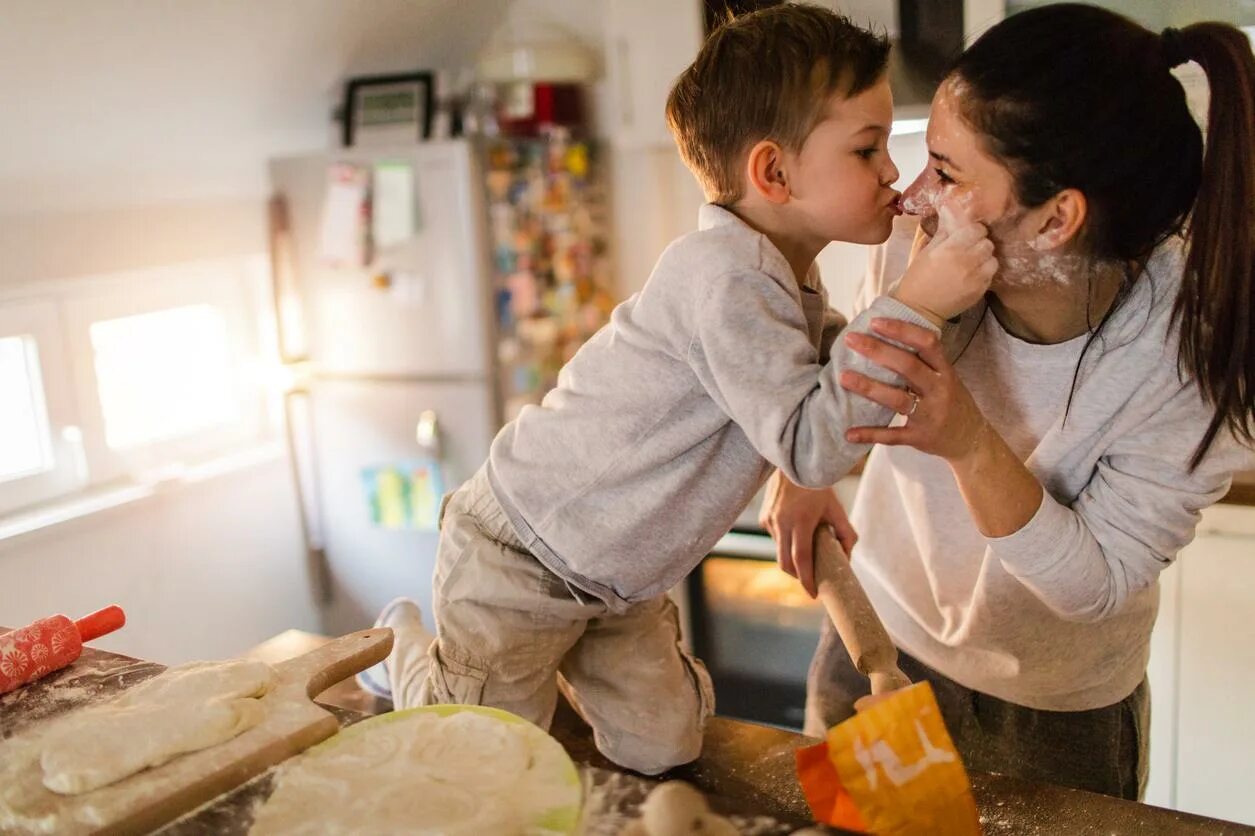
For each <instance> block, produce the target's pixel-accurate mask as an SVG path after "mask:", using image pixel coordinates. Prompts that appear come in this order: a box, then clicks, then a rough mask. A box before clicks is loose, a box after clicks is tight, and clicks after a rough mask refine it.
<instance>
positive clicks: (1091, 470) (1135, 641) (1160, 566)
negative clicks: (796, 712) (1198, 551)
mask: <svg viewBox="0 0 1255 836" xmlns="http://www.w3.org/2000/svg"><path fill="white" fill-rule="evenodd" d="M913 235H914V225H913V224H912V222H911V219H909V218H901V219H899V223H898V224H897V225H896V227H895V231H894V234H893V237H892V238H890V240H889V243H888V244H887V245H886V246H885V247H884V248H882V249H881V250H880V251H879V252H878V254H877V258H875V259H874V260H873V264H872V270H871V271H870V274H869V276H868V283H867V285H866V286H865V288H864V290H865V293H864V297H863V299H864V303H868V302H869V300H871V299H874V298H876V296H877V295H878V294H880V293H884V292H885V291H886V290H887V289H888V288H889V287H891V286H892V282H893V280H895V279H896V278H897V276H898V275H900V274H901V271H902V270H903V269H904V267H905V264H906V254H907V252H908V251H909V249H910V243H911V239H912V237H913ZM1181 270H1182V252H1181V247H1180V242H1179V241H1176V240H1174V241H1169V242H1168V243H1166V244H1164V245H1163V246H1162V247H1160V249H1159V250H1158V251H1157V252H1156V253H1155V254H1154V257H1153V258H1152V259H1151V260H1150V263H1149V265H1148V266H1147V268H1146V271H1145V273H1144V274H1143V275H1141V276H1139V277H1138V280H1137V282H1136V284H1135V285H1134V286H1133V287H1132V289H1131V291H1130V293H1129V296H1128V298H1127V299H1125V300H1124V302H1123V304H1122V305H1121V306H1120V307H1119V308H1118V309H1117V310H1116V311H1115V312H1114V313H1113V314H1112V315H1111V317H1110V319H1109V321H1108V322H1107V324H1106V325H1105V326H1104V327H1103V329H1102V330H1101V332H1100V333H1099V335H1098V336H1097V337H1096V338H1095V339H1094V340H1093V342H1092V344H1091V345H1090V346H1089V348H1088V349H1087V350H1086V348H1085V343H1086V341H1087V339H1088V335H1086V334H1082V335H1081V336H1079V337H1077V338H1076V339H1073V340H1069V341H1067V342H1063V343H1058V344H1054V345H1038V344H1034V343H1028V342H1025V341H1023V340H1021V339H1019V338H1017V337H1015V336H1014V335H1012V334H1010V333H1009V332H1008V331H1007V330H1006V329H1005V328H1003V327H1002V325H1001V324H1000V323H999V322H998V318H997V316H996V315H995V314H994V312H993V311H992V310H990V309H988V308H987V307H986V306H985V305H984V304H981V305H978V306H977V307H976V308H974V309H973V310H971V311H969V312H967V313H966V314H964V316H963V317H962V318H961V319H960V320H959V322H958V323H957V325H956V326H952V327H948V328H947V329H946V333H945V334H944V335H943V339H942V342H943V345H944V346H945V347H946V348H947V350H948V352H949V353H950V355H951V358H952V359H953V360H954V362H955V369H956V371H957V373H958V375H959V378H960V379H961V380H962V381H963V383H964V384H965V385H966V386H967V388H968V390H969V391H970V392H971V394H972V397H973V398H974V399H975V401H976V403H977V405H978V406H980V408H981V410H982V411H983V412H984V414H985V417H986V418H988V419H989V422H990V424H991V425H992V426H993V427H994V429H996V430H997V431H998V433H999V434H1000V435H1002V437H1003V439H1004V440H1005V441H1006V442H1007V444H1008V446H1010V448H1011V449H1012V450H1013V451H1014V452H1015V453H1016V454H1017V455H1018V456H1019V457H1020V459H1021V460H1022V461H1023V462H1024V463H1025V464H1026V465H1027V467H1028V469H1029V470H1030V471H1032V473H1033V474H1034V475H1035V476H1036V477H1037V478H1038V479H1039V480H1040V481H1041V483H1042V486H1043V487H1044V488H1045V493H1044V495H1043V497H1042V501H1041V505H1040V506H1039V507H1038V508H1037V509H1036V512H1035V513H1034V514H1033V516H1032V518H1031V519H1030V520H1029V521H1028V522H1027V523H1025V524H1024V526H1023V527H1022V528H1020V530H1019V531H1016V532H1014V533H1012V534H1009V535H1007V536H1005V537H985V536H984V535H982V534H981V533H980V531H979V530H978V529H977V527H976V524H975V523H974V522H973V521H972V514H971V511H970V510H969V509H968V507H967V505H966V503H965V502H964V500H963V496H962V494H961V493H960V492H959V489H958V486H957V485H956V484H955V481H954V475H953V473H952V472H951V471H950V468H949V466H948V465H947V464H946V463H945V461H943V460H941V459H939V458H937V457H936V456H930V455H927V454H925V453H921V452H920V451H918V450H914V449H912V448H910V447H880V448H877V449H876V450H875V451H874V452H873V453H872V455H871V457H870V459H869V460H868V463H867V466H866V468H865V469H864V471H863V475H862V478H861V480H860V485H859V493H858V499H857V501H856V502H855V505H854V509H853V512H852V514H851V515H850V516H851V520H852V522H853V523H854V527H855V528H856V529H857V531H858V532H859V542H858V545H857V546H856V547H855V549H854V554H853V558H854V560H853V562H854V568H855V571H856V572H857V573H858V575H859V577H860V579H861V580H862V581H863V586H864V587H865V588H866V589H867V594H868V597H869V598H871V601H872V604H873V605H874V606H875V608H876V611H877V613H879V614H880V617H881V619H882V620H883V621H884V622H885V626H886V628H887V629H888V630H889V633H890V635H892V637H893V639H894V641H895V642H896V643H897V645H898V646H899V647H901V648H902V649H903V650H905V651H906V652H908V653H910V654H911V655H912V656H914V657H915V658H917V659H919V660H920V661H921V662H923V663H924V664H926V665H928V666H929V667H931V668H933V669H934V670H936V671H938V672H940V673H942V674H943V675H945V676H947V677H949V678H950V679H953V680H955V681H957V682H959V683H960V684H962V685H964V686H966V687H968V688H971V689H974V690H977V691H980V692H983V693H986V694H992V695H993V696H996V697H999V698H1001V699H1003V700H1007V701H1010V702H1013V703H1016V704H1018V705H1024V706H1028V707H1030V708H1037V709H1044V710H1050V711H1082V710H1087V709H1092V708H1101V707H1104V706H1108V705H1112V704H1114V703H1117V702H1119V701H1120V700H1122V699H1124V698H1125V697H1127V696H1128V695H1129V694H1130V693H1132V691H1133V689H1134V688H1136V687H1137V685H1138V683H1140V682H1141V681H1142V678H1143V677H1144V676H1145V675H1146V663H1147V660H1148V658H1149V654H1150V633H1151V627H1152V626H1153V625H1154V623H1155V615H1156V613H1157V611H1158V605H1159V586H1158V578H1159V573H1160V572H1162V571H1163V570H1164V569H1166V568H1167V567H1168V566H1170V565H1172V562H1173V561H1174V560H1175V559H1176V557H1177V554H1178V553H1179V552H1180V551H1181V549H1183V548H1184V547H1185V546H1186V545H1187V544H1188V543H1189V542H1190V541H1191V540H1192V539H1193V538H1194V529H1195V527H1196V526H1197V525H1198V522H1199V517H1200V512H1201V511H1202V509H1204V508H1206V507H1207V506H1209V505H1211V504H1212V503H1214V502H1216V501H1217V500H1219V499H1220V498H1221V497H1222V496H1224V494H1225V492H1226V491H1227V490H1228V488H1229V484H1230V482H1231V481H1232V474H1233V472H1234V471H1235V470H1241V469H1244V468H1248V467H1250V466H1251V464H1252V461H1253V460H1255V456H1253V455H1252V453H1251V451H1250V450H1247V449H1245V448H1243V447H1241V446H1240V445H1238V443H1237V442H1236V441H1235V440H1234V438H1233V436H1232V435H1231V434H1229V433H1228V432H1223V431H1222V432H1221V433H1220V434H1219V435H1218V436H1217V438H1216V442H1215V444H1214V445H1213V446H1212V448H1211V451H1210V452H1209V453H1208V455H1207V456H1206V457H1205V458H1204V459H1203V461H1202V463H1201V464H1200V465H1199V466H1198V467H1197V468H1196V469H1194V470H1191V469H1190V467H1189V461H1190V457H1191V456H1192V454H1193V453H1194V449H1195V447H1196V446H1197V444H1198V442H1199V440H1200V439H1201V438H1202V436H1203V433H1204V431H1205V430H1206V428H1207V425H1208V422H1209V421H1210V420H1211V416H1212V408H1211V407H1210V406H1208V405H1207V403H1206V402H1205V401H1204V400H1203V398H1202V395H1201V394H1200V392H1199V389H1198V386H1197V385H1196V384H1194V383H1193V382H1190V381H1189V380H1184V379H1182V376H1181V373H1180V372H1179V370H1178V366H1177V356H1178V353H1179V345H1180V342H1179V336H1178V332H1177V328H1176V327H1175V325H1174V324H1173V321H1172V308H1173V303H1174V302H1175V300H1176V297H1177V292H1178V290H1179V289H1180V286H1181ZM1078 279H1079V277H1078ZM870 304H871V305H873V306H874V305H875V304H876V303H875V302H870ZM956 358H957V359H956ZM1078 363H1079V364H1080V372H1079V375H1077V377H1076V384H1075V387H1074V386H1073V377H1074V374H1076V372H1077V365H1078ZM1069 397H1070V405H1069ZM818 686H819V687H822V683H818Z"/></svg>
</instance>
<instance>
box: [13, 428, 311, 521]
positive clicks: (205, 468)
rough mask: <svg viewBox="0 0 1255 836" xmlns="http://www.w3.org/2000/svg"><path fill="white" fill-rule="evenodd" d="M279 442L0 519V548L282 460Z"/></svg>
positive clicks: (82, 493)
mask: <svg viewBox="0 0 1255 836" xmlns="http://www.w3.org/2000/svg"><path fill="white" fill-rule="evenodd" d="M286 455H287V450H286V448H285V446H284V444H283V442H282V441H270V442H265V443H262V444H257V445H254V446H252V447H248V448H245V449H243V450H239V451H236V452H233V453H230V454H228V455H223V456H219V457H217V458H214V459H211V460H209V461H205V462H200V463H197V464H195V465H185V466H179V467H177V468H175V469H171V470H168V471H166V472H164V473H162V474H161V475H159V476H156V477H154V478H150V479H144V480H136V481H132V482H128V483H122V484H114V485H109V486H107V487H102V488H95V489H91V490H86V491H83V492H81V493H77V494H74V495H72V496H70V497H66V498H63V499H58V500H54V501H52V502H47V503H44V504H42V505H39V506H36V507H34V508H29V509H26V510H22V511H18V512H16V513H13V514H10V515H8V516H3V517H0V545H8V544H9V543H11V542H12V541H14V540H16V539H18V538H20V537H24V536H26V535H29V534H34V533H37V532H41V531H47V530H48V529H51V528H54V527H56V526H58V525H63V524H65V523H70V522H73V521H76V520H81V519H85V518H88V517H92V516H95V515H97V514H102V513H105V512H107V511H112V510H114V509H117V508H124V507H127V506H132V505H136V504H138V503H141V502H144V501H145V500H149V499H151V498H153V497H156V496H159V495H164V494H168V493H170V492H172V491H178V490H181V489H183V488H185V487H187V486H189V485H194V484H197V483H200V482H206V481H209V480H212V479H218V478H221V477H223V476H229V475H231V474H235V473H240V472H243V471H247V470H251V469H252V468H255V467H259V466H261V465H265V464H270V463H272V462H276V461H279V460H281V459H282V458H284V457H285V456H286Z"/></svg>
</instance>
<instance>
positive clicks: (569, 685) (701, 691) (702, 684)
mask: <svg viewBox="0 0 1255 836" xmlns="http://www.w3.org/2000/svg"><path fill="white" fill-rule="evenodd" d="M433 599H434V608H435V613H434V615H435V619H436V632H437V638H436V641H435V642H433V643H432V644H431V646H430V648H428V650H427V654H426V657H425V658H424V657H423V656H422V654H421V648H418V647H415V648H403V649H402V650H401V652H398V653H394V655H393V657H392V658H393V660H394V661H393V662H392V664H394V665H397V664H399V665H407V664H408V665H411V666H413V667H415V669H416V672H417V669H418V667H419V666H426V665H429V666H430V668H429V670H428V671H427V676H426V677H421V676H415V677H407V676H406V675H405V672H404V671H394V673H393V676H392V680H393V681H394V682H397V681H400V682H406V681H410V682H412V683H413V684H412V686H411V687H405V688H403V689H402V692H401V693H394V695H393V696H394V700H395V701H396V704H397V707H398V708H404V707H409V706H412V705H434V704H441V703H458V704H463V705H486V706H492V707H494V708H501V709H505V710H506V711H510V712H513V713H514V714H517V715H519V716H520V717H524V718H526V719H528V720H530V721H532V722H533V723H535V724H536V725H538V726H540V727H541V728H543V729H548V728H549V723H550V721H551V720H552V719H553V712H554V708H555V705H556V703H557V697H558V687H559V683H560V682H561V683H562V684H563V686H564V687H563V691H564V692H565V693H566V695H567V697H568V698H569V699H570V700H571V703H572V704H573V705H574V706H575V708H576V709H577V710H578V711H579V712H580V714H581V715H583V717H584V718H585V719H586V720H587V721H588V723H589V725H591V726H592V728H593V732H594V739H595V740H596V743H597V748H598V749H599V750H601V752H602V754H604V755H605V756H606V757H608V758H610V759H611V760H612V761H614V762H615V763H617V764H619V765H620V766H624V767H627V768H629V769H634V770H636V771H638V772H643V773H646V774H650V775H653V774H657V773H659V772H662V771H664V770H666V769H669V768H671V767H673V766H678V765H680V764H683V763H688V762H689V761H691V760H693V759H695V758H696V757H697V756H698V754H700V752H701V747H702V733H703V731H704V730H705V726H706V720H707V718H708V717H709V716H710V714H711V712H712V711H713V708H714V692H713V688H712V687H711V683H710V676H709V675H708V674H707V673H706V668H705V666H704V665H702V663H701V662H699V661H698V660H697V659H695V658H693V657H692V656H691V655H690V654H689V653H688V652H687V651H685V650H684V649H683V648H682V647H681V646H680V627H679V620H678V618H677V615H676V608H675V605H674V604H673V603H672V602H671V601H670V599H668V598H667V597H666V596H665V595H663V596H659V597H658V598H654V599H653V600H650V601H645V602H642V603H639V604H635V605H634V606H632V607H631V609H629V610H628V611H627V612H625V613H623V614H622V615H616V614H614V613H611V612H610V611H609V609H608V608H607V607H606V605H605V604H604V603H602V602H601V601H599V600H597V599H595V598H593V597H592V596H590V595H587V594H585V593H580V596H579V598H578V599H577V598H576V597H575V596H574V595H573V594H572V592H571V591H570V589H568V587H567V586H566V584H565V582H564V581H563V580H562V579H561V578H559V577H558V576H556V575H554V574H553V573H552V572H550V571H549V570H548V569H546V568H545V567H544V566H543V565H542V564H541V563H540V562H539V561H538V560H536V558H535V557H533V556H532V555H531V553H530V552H528V551H527V550H526V548H525V547H524V546H523V544H522V543H521V542H520V541H519V539H518V537H517V535H516V534H515V533H514V530H513V527H512V526H511V525H510V523H509V521H508V519H507V518H506V516H505V513H504V512H503V511H502V510H501V506H500V505H499V504H498V503H497V500H496V498H495V497H494V496H493V493H492V490H491V488H490V487H489V484H488V477H487V475H486V473H485V472H484V471H483V470H480V471H479V473H477V474H476V475H475V476H474V477H473V478H472V479H471V480H470V481H469V482H467V483H466V484H465V485H463V486H462V488H461V489H459V490H458V491H457V492H456V493H454V494H453V495H452V496H451V497H449V498H448V499H446V504H445V507H444V508H443V509H442V513H441V530H440V545H439V549H438V551H437V556H436V571H435V578H434V592H433ZM581 599H582V600H581Z"/></svg>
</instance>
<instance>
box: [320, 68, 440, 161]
mask: <svg viewBox="0 0 1255 836" xmlns="http://www.w3.org/2000/svg"><path fill="white" fill-rule="evenodd" d="M434 110H435V79H434V76H433V74H432V73H430V72H413V73H395V74H390V75H371V76H359V77H357V78H351V79H349V81H348V83H347V84H346V85H345V88H344V105H343V107H342V109H341V128H342V134H341V139H342V142H343V144H344V147H345V148H352V147H362V146H374V147H378V146H381V145H406V144H410V143H414V142H422V141H423V140H425V139H429V138H430V137H431V125H432V115H433V111H434Z"/></svg>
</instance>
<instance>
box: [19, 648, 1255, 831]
mask: <svg viewBox="0 0 1255 836" xmlns="http://www.w3.org/2000/svg"><path fill="white" fill-rule="evenodd" d="M0 631H2V628H0ZM324 641H326V639H325V638H323V637H320V636H315V635H313V634H310V633H303V632H300V631H295V630H290V631H288V632H286V633H283V634H281V635H279V636H276V637H275V638H274V639H271V640H270V641H268V642H266V643H265V644H263V645H260V646H258V647H257V648H255V649H254V650H253V651H251V652H250V653H249V654H247V655H249V656H250V657H252V658H259V659H263V660H266V661H271V662H276V661H280V660H282V659H285V658H290V657H292V656H295V655H299V654H300V653H303V652H306V651H308V650H310V649H312V648H313V647H316V646H318V645H319V644H321V643H322V642H324ZM161 670H163V667H162V666H161V665H157V664H155V663H151V662H143V661H139V660H135V659H131V658H128V657H125V656H119V655H117V654H112V653H106V652H103V651H99V650H95V649H92V648H88V649H86V650H85V651H84V654H83V657H82V658H80V660H79V661H78V662H76V663H75V664H74V665H73V666H71V667H70V668H67V669H66V670H63V671H59V672H58V673H56V674H53V675H52V676H50V677H48V678H46V679H44V680H41V681H40V682H37V683H35V684H33V685H30V686H27V687H26V688H23V689H19V690H18V691H15V692H13V693H11V694H6V695H3V696H0V737H6V738H7V737H9V736H11V735H12V734H14V733H15V732H16V731H18V730H19V729H21V728H23V727H26V726H28V725H29V724H30V723H32V722H35V721H36V720H41V719H45V718H47V717H51V716H54V715H56V714H59V713H62V712H64V711H67V710H69V709H71V708H74V707H76V706H79V705H84V704H87V703H90V702H94V701H99V700H102V699H106V698H108V697H109V696H111V695H113V694H116V693H118V692H119V691H121V690H123V689H125V688H128V687H131V686H133V685H135V684H137V683H139V682H142V681H143V680H145V679H147V678H148V677H150V676H154V675H156V674H157V673H159V672H160V671H161ZM319 702H320V703H322V704H324V705H326V706H327V707H328V708H329V709H330V710H331V711H333V712H334V713H335V714H336V716H337V717H338V718H339V719H340V721H341V723H342V725H348V724H351V723H354V722H357V721H359V720H361V719H363V718H365V717H367V716H369V715H370V714H374V713H378V712H379V711H380V710H381V709H385V708H386V705H385V704H382V701H378V700H376V699H375V698H373V697H371V696H369V695H368V694H365V693H363V692H362V691H361V690H360V689H358V688H357V687H356V686H355V684H354V683H353V681H352V680H348V681H346V682H342V683H340V684H339V685H336V686H334V687H333V688H331V689H329V690H328V691H326V692H324V693H323V694H321V695H319ZM552 732H553V735H554V737H556V738H557V739H558V740H559V741H560V742H561V743H562V744H563V745H564V746H565V747H566V749H567V751H568V752H569V753H570V754H571V757H572V758H573V759H574V760H575V761H576V762H577V763H578V764H579V765H580V766H581V769H582V770H583V771H584V773H585V776H586V780H587V781H588V784H589V786H590V787H591V790H590V793H589V801H588V806H589V807H590V808H592V809H594V810H595V811H598V815H597V816H596V817H595V818H594V821H593V823H592V825H590V833H595V834H602V833H605V834H613V833H617V832H618V829H619V828H620V827H621V825H622V823H623V821H625V820H626V819H625V813H628V812H629V811H630V810H631V809H633V808H634V806H635V804H637V803H639V801H640V800H641V799H642V798H643V797H644V794H645V793H646V792H647V791H648V789H649V787H650V785H651V783H652V782H651V781H649V780H647V779H644V778H641V777H639V776H636V775H634V774H630V773H625V772H623V771H622V770H619V769H617V768H615V767H614V765H613V764H611V763H609V762H608V761H606V760H605V759H604V758H603V757H602V756H601V755H600V754H599V753H598V752H597V751H596V748H595V747H594V745H593V742H592V736H591V733H590V731H589V729H588V727H587V726H585V725H584V723H583V721H582V720H581V719H580V718H579V717H578V716H577V715H576V714H575V712H574V711H573V710H571V709H570V708H569V707H567V706H566V705H565V703H563V704H562V705H561V706H560V707H559V711H558V714H557V716H556V717H555V720H554V726H553V729H552ZM812 742H813V741H812V740H811V739H810V738H806V737H803V736H801V735H798V734H793V733H790V732H787V731H782V730H780V729H775V728H770V727H766V726H759V725H754V724H750V723H743V722H738V721H735V720H729V719H724V718H714V719H713V720H712V721H711V724H710V728H709V729H708V731H707V734H706V743H705V750H704V751H703V753H702V757H701V758H700V759H698V760H697V761H696V762H694V763H692V764H689V765H687V766H684V767H681V768H679V769H676V770H673V771H672V772H671V773H669V774H667V775H666V776H663V777H665V778H680V779H683V780H686V781H690V782H691V783H693V784H694V785H696V786H697V787H699V788H700V789H701V790H702V791H703V792H705V793H707V795H708V797H710V799H711V803H712V805H713V806H715V807H716V809H719V810H720V811H721V812H724V813H727V814H731V815H734V816H736V817H737V818H736V819H735V820H736V821H737V823H738V824H740V825H741V827H742V830H743V832H746V833H753V834H756V836H775V834H784V833H788V832H790V831H791V829H792V828H794V827H797V826H801V825H803V824H805V823H807V822H808V821H809V813H808V811H807V808H806V803H805V801H804V800H803V798H802V794H801V790H800V788H799V787H798V784H797V778H796V774H795V771H794V762H793V752H794V750H795V749H797V748H798V747H800V746H805V745H809V744H810V743H812ZM271 783H272V773H270V772H267V773H265V774H263V775H261V776H258V777H257V778H255V779H253V780H252V781H250V782H249V783H247V784H245V785H244V786H242V787H240V788H239V789H237V790H235V791H233V792H231V793H228V794H226V795H224V796H221V797H220V798H218V799H217V800H215V801H214V802H212V803H211V804H209V805H206V806H205V807H202V808H201V809H200V810H198V811H194V813H193V814H192V815H189V816H185V817H184V818H183V819H180V820H179V821H177V822H174V823H173V824H171V825H170V826H168V827H167V828H165V829H164V830H163V831H162V832H163V833H166V834H169V836H175V835H177V836H199V834H211V833H212V834H223V833H245V832H247V828H248V826H249V824H250V823H251V821H252V817H253V814H254V811H255V810H256V808H257V805H258V804H259V803H260V802H261V800H262V799H264V798H265V797H266V796H267V795H268V794H269V792H270V790H271ZM972 784H973V789H974V792H975V795H976V801H977V805H978V807H979V808H980V811H981V815H982V819H983V821H984V823H985V832H986V833H988V834H1018V833H1026V834H1028V833H1031V834H1039V835H1040V836H1046V834H1055V833H1058V834H1069V836H1079V835H1080V834H1100V833H1101V834H1144V833H1156V834H1169V833H1171V834H1176V833H1180V834H1200V836H1201V834H1225V835H1226V836H1228V834H1251V835H1252V836H1255V828H1249V827H1245V826H1242V825H1237V824H1230V823H1226V822H1221V821H1216V820H1213V819H1207V818H1203V817H1200V816H1192V815H1188V814H1184V813H1177V812H1174V811H1170V810H1163V809H1160V808H1156V807H1150V806H1147V805H1143V804H1135V803H1132V802H1128V801H1120V800H1118V799H1113V798H1107V797H1104V796H1099V795H1093V794H1091V793H1086V792H1080V791H1077V790H1067V789H1062V788H1059V787H1053V786H1048V785H1042V784H1032V783H1028V782H1024V781H1016V780H1013V779H1010V778H1005V777H1002V776H997V775H986V774H980V773H975V774H973V775H972ZM829 832H832V833H836V832H837V831H835V830H829Z"/></svg>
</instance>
